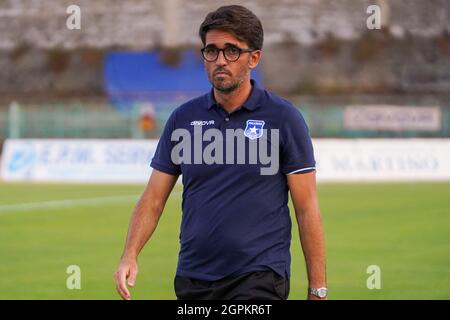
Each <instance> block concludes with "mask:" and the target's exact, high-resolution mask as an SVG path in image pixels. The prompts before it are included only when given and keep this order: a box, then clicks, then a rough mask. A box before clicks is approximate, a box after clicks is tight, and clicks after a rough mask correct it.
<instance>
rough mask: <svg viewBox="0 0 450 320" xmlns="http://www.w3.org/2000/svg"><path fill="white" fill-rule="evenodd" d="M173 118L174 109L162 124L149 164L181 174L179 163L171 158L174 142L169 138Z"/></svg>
mask: <svg viewBox="0 0 450 320" xmlns="http://www.w3.org/2000/svg"><path fill="white" fill-rule="evenodd" d="M175 118H176V116H175V111H174V112H172V114H171V115H170V117H169V119H168V120H167V122H166V125H165V126H164V130H163V133H162V135H161V137H160V138H159V142H158V146H157V147H156V151H155V155H154V156H153V159H152V162H151V164H150V166H151V167H152V168H153V169H156V170H159V171H162V172H164V173H167V174H170V175H174V176H177V175H180V174H181V167H180V165H179V164H175V163H174V162H173V161H172V158H171V153H172V149H173V147H174V146H175V143H176V142H175V141H172V140H171V136H172V132H173V131H174V129H175Z"/></svg>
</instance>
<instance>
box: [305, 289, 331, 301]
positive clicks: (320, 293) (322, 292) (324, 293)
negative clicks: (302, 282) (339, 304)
mask: <svg viewBox="0 0 450 320" xmlns="http://www.w3.org/2000/svg"><path fill="white" fill-rule="evenodd" d="M308 293H309V294H312V295H314V296H316V297H319V298H321V299H323V298H325V297H326V296H327V294H328V289H327V288H308Z"/></svg>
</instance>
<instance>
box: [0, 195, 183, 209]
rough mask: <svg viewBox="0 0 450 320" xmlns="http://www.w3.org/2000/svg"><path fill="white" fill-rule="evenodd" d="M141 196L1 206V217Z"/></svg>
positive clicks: (118, 201)
mask: <svg viewBox="0 0 450 320" xmlns="http://www.w3.org/2000/svg"><path fill="white" fill-rule="evenodd" d="M181 194H182V192H181V191H173V192H172V193H171V194H170V197H169V199H171V198H173V199H179V198H180V196H181ZM140 196H141V194H135V195H128V196H109V197H97V198H82V199H67V200H52V201H42V202H29V203H17V204H6V205H0V215H5V214H9V213H14V212H24V211H34V210H40V209H59V208H70V207H77V206H96V205H107V204H112V203H121V202H127V201H134V202H137V201H138V199H139V197H140Z"/></svg>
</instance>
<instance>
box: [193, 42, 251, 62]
mask: <svg viewBox="0 0 450 320" xmlns="http://www.w3.org/2000/svg"><path fill="white" fill-rule="evenodd" d="M208 48H213V49H215V50H217V55H216V58H215V59H213V60H209V59H207V58H206V57H205V50H206V49H208ZM229 48H233V49H237V50H238V51H239V54H238V56H237V58H236V59H234V60H231V59H228V58H227V55H226V54H225V50H227V49H229ZM257 50H258V49H250V48H248V49H245V48H239V47H237V46H227V47H225V48H223V49H219V48H217V47H204V48H202V49H200V51H201V53H202V56H203V59H205V60H206V61H208V62H214V61H216V60H217V59H218V58H219V55H220V52H221V51H222V54H223V57H224V58H225V60H227V61H228V62H236V61H238V60H239V58H240V57H241V54H242V53H243V52H253V51H257Z"/></svg>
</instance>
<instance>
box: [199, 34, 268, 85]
mask: <svg viewBox="0 0 450 320" xmlns="http://www.w3.org/2000/svg"><path fill="white" fill-rule="evenodd" d="M205 42H206V43H205V47H216V48H218V49H224V48H226V47H230V46H234V47H237V48H241V49H248V48H249V47H248V45H247V43H245V42H244V41H240V40H238V39H237V38H236V37H235V36H234V35H233V34H231V33H229V32H226V31H221V30H210V31H208V32H207V33H206V39H205ZM260 54H261V52H260V51H259V50H257V51H253V52H241V54H240V56H239V59H238V60H236V61H233V62H230V61H227V59H225V57H224V53H223V51H221V52H219V56H218V57H217V60H216V61H212V62H209V61H206V60H204V61H205V68H206V72H207V74H208V79H209V82H211V84H212V85H213V87H214V88H215V89H216V90H218V91H220V92H222V93H231V92H233V91H235V90H236V89H237V88H239V87H240V85H241V84H242V83H243V82H244V80H245V79H246V78H247V77H249V76H250V70H251V69H253V68H255V67H256V65H257V64H258V62H259V58H260Z"/></svg>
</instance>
